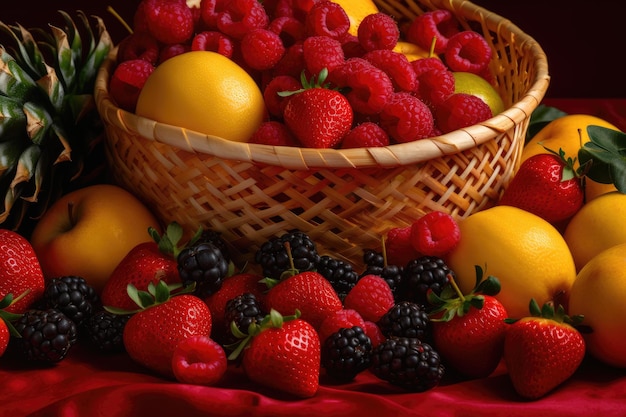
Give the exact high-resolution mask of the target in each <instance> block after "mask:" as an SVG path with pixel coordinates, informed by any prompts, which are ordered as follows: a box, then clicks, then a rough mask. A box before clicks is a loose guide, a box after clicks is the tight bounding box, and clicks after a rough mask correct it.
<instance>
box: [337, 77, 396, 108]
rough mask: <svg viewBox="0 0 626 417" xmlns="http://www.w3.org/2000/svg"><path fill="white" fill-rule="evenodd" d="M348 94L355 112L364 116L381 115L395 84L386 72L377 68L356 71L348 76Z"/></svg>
mask: <svg viewBox="0 0 626 417" xmlns="http://www.w3.org/2000/svg"><path fill="white" fill-rule="evenodd" d="M346 86H347V87H349V88H350V90H349V92H348V93H347V94H346V97H347V99H348V101H349V102H350V105H351V106H352V108H353V109H354V111H355V112H358V113H363V114H368V115H371V114H377V113H379V112H380V111H381V110H382V109H383V108H384V107H385V106H386V105H387V102H388V101H389V99H390V97H391V95H392V94H393V83H392V82H391V79H390V78H389V76H388V75H387V74H385V72H384V71H383V70H381V69H378V68H376V67H373V66H372V68H367V69H364V70H362V71H355V72H353V73H352V74H351V75H349V76H348V79H347V80H346Z"/></svg>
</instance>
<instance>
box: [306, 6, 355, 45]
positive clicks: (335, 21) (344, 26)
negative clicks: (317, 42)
mask: <svg viewBox="0 0 626 417" xmlns="http://www.w3.org/2000/svg"><path fill="white" fill-rule="evenodd" d="M305 26H306V33H307V36H328V37H329V38H333V39H341V37H342V36H343V35H344V34H346V33H348V29H350V18H348V15H347V14H346V12H345V10H343V7H341V6H340V5H339V4H337V3H334V2H331V1H327V0H324V1H319V2H317V3H316V4H315V5H313V7H311V10H309V13H308V14H307V16H306V20H305Z"/></svg>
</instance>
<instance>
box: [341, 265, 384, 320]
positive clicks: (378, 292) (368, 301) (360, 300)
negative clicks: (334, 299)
mask: <svg viewBox="0 0 626 417" xmlns="http://www.w3.org/2000/svg"><path fill="white" fill-rule="evenodd" d="M343 304H344V307H345V308H349V309H352V310H356V311H358V312H359V314H361V317H363V319H364V320H365V321H372V322H374V323H377V322H378V320H380V318H381V317H382V316H383V315H384V314H385V313H386V312H387V311H389V309H390V308H391V307H393V305H394V298H393V293H392V292H391V287H389V284H388V283H387V281H385V280H384V279H383V278H382V277H380V276H378V275H373V274H368V275H365V276H363V277H361V278H360V279H359V280H358V281H357V283H356V285H355V286H354V287H353V288H352V289H351V290H350V292H349V293H348V295H346V298H345V299H344V300H343Z"/></svg>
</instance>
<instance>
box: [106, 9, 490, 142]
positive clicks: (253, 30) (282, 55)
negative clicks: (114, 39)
mask: <svg viewBox="0 0 626 417" xmlns="http://www.w3.org/2000/svg"><path fill="white" fill-rule="evenodd" d="M133 25H134V31H133V33H132V34H131V35H129V36H128V37H127V38H125V39H124V40H123V41H122V42H121V43H120V45H119V51H118V57H117V59H118V65H117V67H116V69H115V71H114V74H113V76H112V78H111V81H110V92H111V95H112V96H113V98H114V99H115V100H116V101H117V103H118V105H119V106H120V107H122V108H124V109H126V110H129V111H134V109H135V105H136V102H137V97H138V95H139V92H140V90H141V88H142V86H143V84H144V83H145V80H146V79H147V78H148V76H149V75H150V74H151V72H152V71H153V70H154V68H155V67H156V66H158V65H160V64H161V63H162V62H163V61H165V60H167V59H169V58H171V57H173V56H176V55H178V54H181V53H184V52H188V51H197V50H202V51H212V52H217V53H220V54H222V55H224V56H227V57H229V58H230V59H232V60H233V61H234V62H236V63H237V64H239V65H240V66H241V67H242V68H244V69H245V70H246V71H247V72H248V73H249V74H250V75H252V77H253V78H254V79H255V80H256V81H257V83H258V85H259V87H260V89H261V91H262V92H263V97H264V99H265V104H266V107H267V111H268V118H267V120H266V121H264V123H262V124H261V126H260V127H259V128H258V130H257V131H256V132H255V133H254V134H253V135H252V137H251V138H250V142H252V143H260V144H270V145H284V146H301V147H314V148H354V147H373V146H386V145H389V144H394V143H405V142H410V141H414V140H419V139H423V138H426V137H432V136H435V135H438V134H442V133H448V132H450V131H453V130H456V129H459V128H462V127H466V126H470V125H473V124H476V123H479V122H481V121H483V120H485V119H487V118H490V117H492V112H491V109H490V108H489V106H488V105H487V104H486V103H485V102H484V101H482V100H481V99H479V98H478V97H476V96H473V95H468V94H463V93H455V89H454V87H455V86H454V84H455V81H454V76H453V72H459V71H464V72H471V73H474V74H478V75H480V76H482V77H484V78H485V79H487V80H490V79H491V76H490V73H489V68H488V65H489V62H490V60H491V57H492V51H491V49H490V47H489V45H488V43H487V41H486V40H485V38H484V37H483V36H482V35H481V34H479V33H478V32H475V31H472V30H465V29H463V28H462V27H461V26H460V24H459V22H458V21H456V19H455V17H454V15H453V14H452V13H451V12H450V11H448V10H434V11H430V12H426V13H424V14H422V15H420V16H418V17H417V18H415V19H414V20H413V21H412V22H409V24H407V25H402V27H401V26H400V25H399V24H398V22H396V21H395V20H394V19H393V18H392V17H391V16H389V15H388V14H385V13H383V12H378V13H375V14H371V15H369V16H366V17H365V18H364V19H363V20H362V22H361V24H360V25H359V27H358V32H357V34H356V35H353V34H351V33H349V31H348V29H349V28H350V21H349V18H348V15H347V14H346V12H345V11H344V10H343V8H342V7H341V6H340V5H339V4H337V3H334V2H331V1H328V0H314V1H293V2H291V1H265V2H260V1H258V0H230V1H228V0H203V1H201V2H200V5H199V6H198V7H196V6H193V7H190V6H188V5H187V4H186V2H184V1H180V0H143V1H142V2H141V3H140V4H139V7H138V8H137V11H136V14H135V16H134V22H133ZM399 41H403V42H410V43H413V44H415V45H418V46H420V47H421V48H423V49H425V50H431V51H432V53H431V56H430V57H428V58H423V59H417V60H414V61H409V60H408V58H407V57H406V56H405V55H404V54H402V53H400V52H398V51H396V50H394V48H395V47H396V46H397V45H398V42H399Z"/></svg>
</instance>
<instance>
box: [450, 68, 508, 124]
mask: <svg viewBox="0 0 626 417" xmlns="http://www.w3.org/2000/svg"><path fill="white" fill-rule="evenodd" d="M453 75H454V92H455V93H465V94H471V95H474V96H477V97H479V98H480V99H482V100H483V101H484V102H485V103H487V105H488V106H489V108H490V109H491V113H492V114H493V115H494V116H495V115H496V114H499V113H502V112H503V111H504V110H505V107H504V102H503V101H502V97H500V94H498V92H497V91H496V89H495V88H494V87H493V85H491V84H490V83H489V81H487V80H485V79H484V78H483V77H481V76H479V75H476V74H472V73H471V72H462V71H459V72H453Z"/></svg>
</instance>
